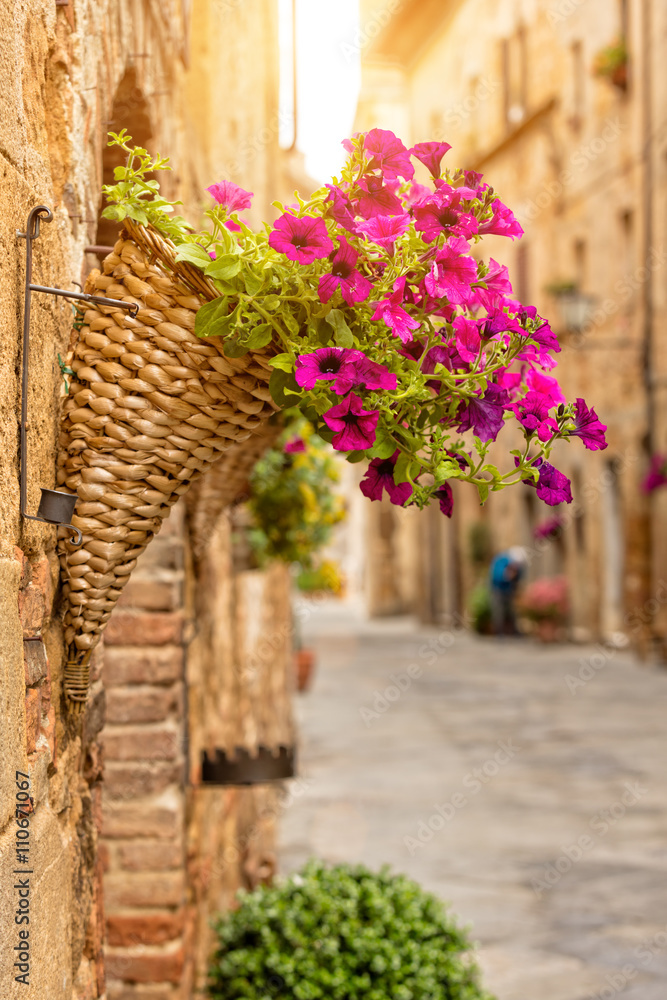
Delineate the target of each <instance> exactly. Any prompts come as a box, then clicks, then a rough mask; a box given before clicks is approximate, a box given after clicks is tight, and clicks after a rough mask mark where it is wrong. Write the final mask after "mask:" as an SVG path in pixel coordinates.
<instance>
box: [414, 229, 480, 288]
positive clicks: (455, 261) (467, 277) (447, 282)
mask: <svg viewBox="0 0 667 1000" xmlns="http://www.w3.org/2000/svg"><path fill="white" fill-rule="evenodd" d="M476 280H477V262H476V261H475V260H474V258H473V257H471V256H470V247H469V246H468V244H467V242H466V240H464V239H461V238H460V237H454V238H453V239H450V240H448V241H447V242H446V243H445V245H444V246H443V248H442V250H441V251H440V253H439V254H438V256H437V257H436V260H435V264H434V265H433V269H432V270H431V271H430V273H429V274H427V275H426V278H425V282H424V283H425V285H426V291H427V292H428V293H429V295H433V296H434V298H441V297H442V296H447V300H448V301H449V302H450V303H451V304H453V305H461V304H462V303H463V302H467V301H468V299H469V298H470V294H471V293H470V286H471V284H472V283H473V282H474V281H476Z"/></svg>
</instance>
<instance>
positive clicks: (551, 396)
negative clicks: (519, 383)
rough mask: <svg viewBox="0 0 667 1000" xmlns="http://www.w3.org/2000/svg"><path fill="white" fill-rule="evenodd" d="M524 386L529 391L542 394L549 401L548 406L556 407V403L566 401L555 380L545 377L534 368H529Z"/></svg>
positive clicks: (549, 376)
mask: <svg viewBox="0 0 667 1000" xmlns="http://www.w3.org/2000/svg"><path fill="white" fill-rule="evenodd" d="M526 385H527V386H528V388H529V389H534V390H535V392H540V393H542V395H543V396H546V397H547V399H548V400H549V405H550V406H556V405H557V404H558V403H565V402H566V399H565V396H564V394H563V390H562V389H561V387H560V386H559V384H558V382H557V381H556V379H555V378H552V377H551V375H545V374H544V373H543V372H538V371H537V369H536V368H530V369H529V370H528V374H527V375H526Z"/></svg>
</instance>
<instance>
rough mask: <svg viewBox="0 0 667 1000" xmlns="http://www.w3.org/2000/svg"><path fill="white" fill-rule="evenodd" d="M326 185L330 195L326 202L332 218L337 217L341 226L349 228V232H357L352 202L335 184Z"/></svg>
mask: <svg viewBox="0 0 667 1000" xmlns="http://www.w3.org/2000/svg"><path fill="white" fill-rule="evenodd" d="M324 186H325V187H326V188H327V190H328V192H329V196H328V197H327V200H326V202H325V204H326V205H327V208H328V214H329V215H330V216H331V218H332V219H335V221H336V222H337V223H338V224H339V225H340V226H342V227H343V228H344V229H347V231H348V232H350V233H354V232H356V231H357V224H356V222H355V221H354V211H353V210H352V202H351V201H350V199H349V198H348V196H347V195H346V194H345V193H344V192H343V191H341V189H340V188H338V187H336V186H335V185H334V184H325V185H324Z"/></svg>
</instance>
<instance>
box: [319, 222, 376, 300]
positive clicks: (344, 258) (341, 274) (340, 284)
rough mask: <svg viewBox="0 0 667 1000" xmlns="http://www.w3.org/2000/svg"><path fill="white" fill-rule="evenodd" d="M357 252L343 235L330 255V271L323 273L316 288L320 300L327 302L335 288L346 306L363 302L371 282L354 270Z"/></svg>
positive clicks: (369, 291) (371, 285)
mask: <svg viewBox="0 0 667 1000" xmlns="http://www.w3.org/2000/svg"><path fill="white" fill-rule="evenodd" d="M358 257H359V254H358V253H357V251H356V250H355V249H354V247H351V246H350V244H349V243H348V242H347V240H346V239H345V238H344V237H342V236H341V237H340V240H339V244H338V249H337V250H336V251H335V253H333V254H332V255H331V273H330V274H323V275H322V277H321V278H320V281H319V285H318V288H317V294H318V295H319V297H320V302H328V301H329V299H330V298H331V296H332V295H333V293H334V292H335V291H336V289H337V288H340V290H341V294H342V296H343V299H344V300H345V302H346V303H347V304H348V306H351V305H354V303H355V302H363V301H364V299H367V298H368V296H369V295H370V293H371V291H372V288H373V284H372V282H370V281H369V280H368V278H366V277H364V275H363V274H361V272H360V271H357V270H355V267H354V265H355V264H356V262H357V259H358Z"/></svg>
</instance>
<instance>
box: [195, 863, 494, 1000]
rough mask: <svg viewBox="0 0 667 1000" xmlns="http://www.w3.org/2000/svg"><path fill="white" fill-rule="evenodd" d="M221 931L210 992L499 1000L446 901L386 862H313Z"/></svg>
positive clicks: (229, 998) (235, 998)
mask: <svg viewBox="0 0 667 1000" xmlns="http://www.w3.org/2000/svg"><path fill="white" fill-rule="evenodd" d="M216 931H217V937H218V945H217V949H216V952H215V955H214V957H213V960H212V963H211V966H210V970H209V987H208V995H209V996H210V997H211V998H212V1000H241V998H246V1000H265V998H268V997H275V998H276V1000H293V998H303V1000H306V998H313V1000H315V998H325V997H326V998H331V1000H401V998H405V1000H407V998H408V997H410V998H412V1000H492V998H491V997H490V996H489V994H488V993H487V992H486V991H485V990H484V989H483V988H482V987H481V985H480V982H479V972H478V969H477V967H476V966H475V964H474V962H473V961H472V959H471V956H470V949H471V945H470V942H469V940H468V938H467V936H466V934H465V933H464V932H463V931H462V930H461V929H460V928H459V927H458V926H457V924H456V922H455V921H454V919H453V918H452V917H451V916H450V914H449V913H448V912H447V910H446V908H445V907H444V905H443V904H442V903H441V902H440V901H439V900H438V899H436V898H435V896H432V895H431V894H430V893H427V892H425V891H424V890H423V889H422V888H421V887H420V886H418V885H417V884H416V883H415V882H412V881H410V880H409V879H408V878H406V877H405V876H404V875H392V874H391V873H390V872H389V870H388V869H387V868H384V869H382V870H381V871H380V872H378V873H375V872H372V871H369V870H368V869H367V868H365V867H363V866H362V865H357V866H352V865H344V864H340V865H335V866H333V867H331V868H328V867H326V866H325V865H324V864H323V863H321V862H319V861H311V862H309V863H308V864H307V865H306V866H305V868H304V869H302V871H300V872H299V873H298V874H295V875H292V876H291V877H290V878H288V879H286V880H285V881H283V882H280V883H278V885H275V886H271V887H266V886H262V887H260V888H258V889H256V890H255V891H254V892H252V893H244V894H240V897H239V907H238V909H236V910H235V911H233V912H232V913H229V914H227V915H226V916H225V917H224V918H222V919H221V920H220V921H219V922H218V924H217V927H216Z"/></svg>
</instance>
